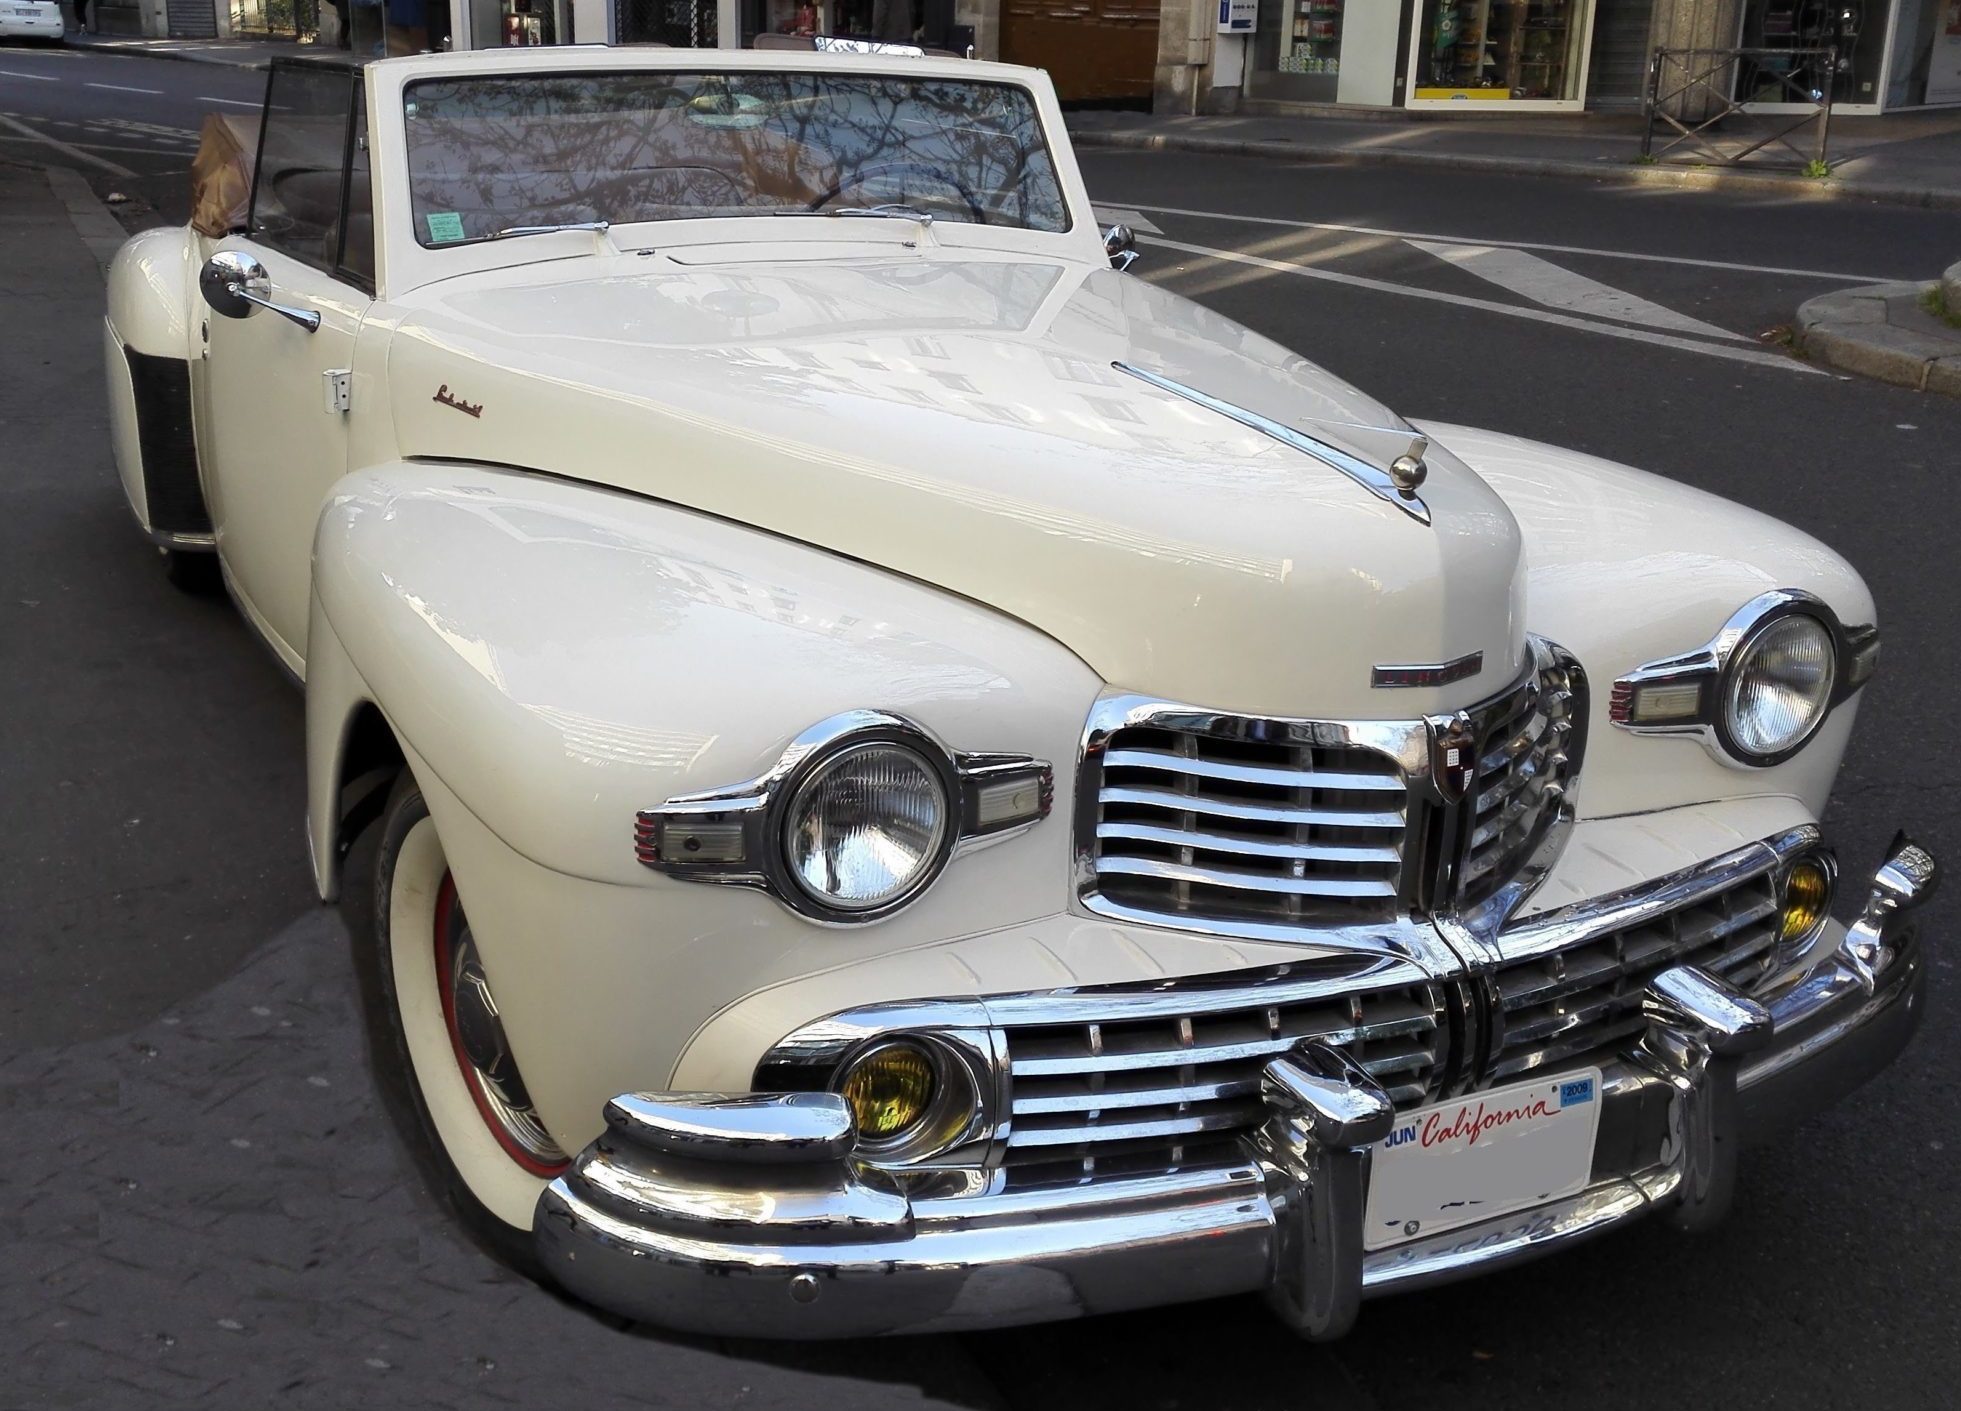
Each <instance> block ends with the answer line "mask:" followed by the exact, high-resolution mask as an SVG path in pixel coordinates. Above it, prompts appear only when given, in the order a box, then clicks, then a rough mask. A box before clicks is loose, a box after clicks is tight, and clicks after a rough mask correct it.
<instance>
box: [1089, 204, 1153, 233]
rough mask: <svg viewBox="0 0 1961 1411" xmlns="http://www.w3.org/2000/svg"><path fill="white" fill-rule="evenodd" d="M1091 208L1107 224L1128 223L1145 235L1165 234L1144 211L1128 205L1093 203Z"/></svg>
mask: <svg viewBox="0 0 1961 1411" xmlns="http://www.w3.org/2000/svg"><path fill="white" fill-rule="evenodd" d="M1090 209H1091V210H1093V211H1094V212H1095V213H1096V218H1097V219H1098V220H1099V221H1102V222H1103V223H1104V224H1105V225H1127V226H1129V227H1130V228H1131V229H1132V230H1135V231H1138V232H1141V233H1142V234H1145V235H1162V234H1164V232H1163V231H1162V230H1160V229H1158V227H1157V226H1155V225H1153V224H1152V223H1151V220H1150V218H1149V217H1148V216H1146V215H1145V214H1144V213H1143V212H1142V211H1133V210H1131V209H1130V208H1129V207H1128V206H1099V205H1094V204H1092V205H1091V207H1090Z"/></svg>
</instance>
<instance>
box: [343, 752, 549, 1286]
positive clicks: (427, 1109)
mask: <svg viewBox="0 0 1961 1411" xmlns="http://www.w3.org/2000/svg"><path fill="white" fill-rule="evenodd" d="M356 853H357V855H360V854H365V856H361V857H360V860H359V862H358V863H357V862H356V859H355V858H350V863H351V864H353V865H351V866H350V871H349V875H348V877H347V887H346V889H345V890H344V892H343V895H344V896H348V897H349V898H350V900H351V901H353V900H355V899H356V898H358V901H356V906H357V908H358V914H356V915H353V916H350V918H349V921H350V929H351V931H352V933H353V939H354V944H355V947H356V961H357V968H358V969H359V970H360V971H361V972H362V978H363V981H364V986H363V988H364V990H365V991H366V995H367V998H368V1000H369V1005H368V1008H369V1037H370V1047H371V1050H372V1051H373V1052H374V1055H375V1059H376V1064H375V1067H376V1071H377V1073H378V1074H379V1075H381V1077H382V1079H383V1082H382V1088H383V1095H384V1097H386V1098H389V1099H391V1101H390V1106H391V1109H392V1110H393V1112H394V1115H395V1116H396V1119H397V1125H398V1126H399V1127H401V1128H402V1129H403V1135H404V1138H405V1139H406V1141H407V1143H408V1146H409V1148H410V1151H411V1154H412V1155H413V1156H414V1157H415V1158H416V1160H417V1162H418V1164H419V1165H420V1166H421V1167H422V1169H423V1172H424V1174H425V1176H427V1177H428V1178H429V1181H430V1184H431V1185H432V1186H434V1187H435V1188H436V1189H438V1190H440V1191H441V1192H442V1193H443V1194H444V1195H445V1196H447V1197H448V1199H449V1201H450V1203H451V1204H452V1205H454V1206H455V1207H456V1209H457V1211H458V1213H459V1214H460V1215H461V1216H462V1217H463V1221H464V1223H465V1225H466V1226H467V1227H468V1228H469V1230H470V1231H471V1233H472V1234H474V1235H475V1236H476V1237H477V1238H478V1240H479V1241H480V1242H481V1243H483V1244H485V1245H486V1246H487V1247H488V1248H490V1250H491V1251H492V1252H493V1253H494V1254H496V1255H498V1256H499V1257H501V1258H503V1259H504V1260H505V1261H506V1262H507V1263H511V1264H514V1265H516V1266H518V1267H519V1268H522V1269H524V1270H526V1271H527V1272H530V1273H534V1274H535V1273H536V1272H537V1268H536V1264H535V1261H534V1260H533V1257H532V1254H531V1242H530V1239H529V1231H530V1228H531V1215H532V1209H533V1207H534V1206H535V1205H536V1203H537V1200H538V1195H539V1193H540V1192H541V1191H542V1190H543V1189H544V1187H545V1185H546V1183H547V1182H548V1181H550V1180H551V1178H552V1177H553V1176H556V1175H557V1174H558V1173H559V1172H560V1171H563V1170H564V1169H565V1167H566V1166H567V1164H568V1157H567V1155H566V1153H565V1152H564V1151H562V1150H560V1149H559V1147H558V1146H557V1144H556V1143H555V1142H553V1140H552V1138H551V1134H550V1133H549V1132H547V1131H546V1129H545V1127H544V1124H543V1123H542V1122H541V1121H539V1119H538V1116H537V1113H536V1111H535V1110H534V1109H533V1108H532V1105H531V1099H530V1096H529V1095H528V1094H527V1093H526V1092H525V1090H524V1080H523V1078H522V1076H521V1075H520V1074H519V1072H518V1068H517V1062H516V1059H515V1057H514V1056H513V1055H512V1053H511V1051H510V1048H509V1046H508V1045H507V1044H506V1042H505V1040H504V1031H503V1023H502V1021H501V1019H500V1018H499V1017H498V1012H497V1005H496V1001H495V999H494V998H493V996H492V992H491V989H490V980H489V976H488V975H487V974H486V973H485V970H484V967H483V963H482V959H481V957H480V956H479V954H478V952H477V946H476V941H475V938H474V936H473V935H472V933H471V930H470V922H469V917H468V915H467V913H466V912H465V910H464V906H463V899H462V898H461V897H460V896H459V895H458V893H457V889H456V882H455V879H454V878H453V877H452V876H451V875H450V871H449V864H448V861H447V859H446V858H445V856H444V853H443V846H442V840H441V839H440V838H439V837H438V836H437V834H436V825H435V822H434V821H433V820H432V819H431V818H430V816H429V809H428V806H427V804H425V803H424V802H423V798H422V791H421V790H420V789H419V788H418V787H417V786H416V783H415V779H414V777H413V776H412V775H411V774H410V773H409V771H408V770H407V769H403V770H402V771H401V773H400V775H399V776H397V778H396V781H395V784H394V787H393V788H392V790H391V791H390V794H389V798H388V803H387V805H386V807H385V808H384V810H383V812H382V816H381V819H380V821H379V823H378V824H377V825H375V826H374V827H371V828H370V829H369V830H368V834H367V835H366V836H364V838H363V839H362V844H361V846H360V847H357V849H356ZM357 870H358V872H360V873H367V874H369V876H368V878H364V877H361V876H357V875H356V872H357ZM369 878H371V885H362V883H363V882H364V881H367V880H369Z"/></svg>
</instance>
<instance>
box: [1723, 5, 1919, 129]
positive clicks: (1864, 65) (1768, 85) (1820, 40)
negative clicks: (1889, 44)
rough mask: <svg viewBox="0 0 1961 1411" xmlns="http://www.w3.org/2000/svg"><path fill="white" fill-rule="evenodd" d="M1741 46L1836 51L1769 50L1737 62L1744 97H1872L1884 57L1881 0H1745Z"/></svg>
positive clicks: (1840, 99) (1849, 99)
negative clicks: (1781, 52)
mask: <svg viewBox="0 0 1961 1411" xmlns="http://www.w3.org/2000/svg"><path fill="white" fill-rule="evenodd" d="M1743 47H1744V48H1745V49H1793V50H1797V49H1824V48H1831V49H1834V50H1836V51H1837V52H1836V57H1835V58H1833V59H1827V58H1825V57H1824V56H1823V55H1815V56H1806V55H1798V54H1793V55H1792V56H1791V57H1789V58H1785V57H1783V56H1782V55H1777V54H1772V55H1769V56H1766V57H1763V58H1758V59H1745V60H1743V61H1742V63H1741V64H1740V65H1739V66H1738V73H1737V80H1736V83H1737V88H1736V96H1737V98H1738V99H1739V100H1740V101H1742V102H1745V103H1804V102H1806V101H1812V102H1815V101H1817V100H1816V99H1815V98H1811V97H1810V95H1812V94H1814V93H1815V94H1819V95H1824V94H1830V95H1831V100H1832V102H1833V103H1875V104H1876V103H1878V102H1879V70H1880V67H1881V65H1882V64H1883V63H1884V62H1885V57H1886V53H1885V51H1886V0H1831V3H1830V4H1827V3H1825V0H1749V3H1747V4H1746V5H1745V6H1744V7H1743Z"/></svg>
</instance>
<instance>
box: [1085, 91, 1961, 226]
mask: <svg viewBox="0 0 1961 1411" xmlns="http://www.w3.org/2000/svg"><path fill="white" fill-rule="evenodd" d="M1763 121H1765V122H1766V123H1769V122H1774V121H1776V120H1774V119H1765V120H1763ZM1644 126H1645V121H1644V119H1643V118H1642V117H1641V116H1640V115H1639V114H1638V113H1580V114H1575V115H1573V116H1571V117H1567V116H1564V115H1557V116H1555V115H1540V114H1533V115H1529V116H1528V115H1520V116H1517V117H1508V118H1476V117H1457V116H1455V115H1454V114H1453V115H1448V116H1437V117H1431V116H1430V115H1427V114H1426V115H1425V116H1424V118H1423V119H1416V118H1409V117H1405V116H1404V115H1401V114H1399V115H1397V120H1394V121H1383V120H1380V119H1374V120H1370V119H1358V118H1347V117H1335V116H1323V115H1320V114H1318V113H1317V114H1312V115H1304V116H1301V117H1158V116H1155V115H1147V114H1144V113H1121V112H1080V113H1071V114H1069V131H1070V134H1071V136H1072V137H1073V138H1074V139H1075V143H1076V145H1077V146H1078V147H1122V148H1131V149H1140V148H1141V149H1152V150H1164V151H1178V152H1207V153H1215V154H1219V155H1227V156H1259V157H1280V158H1285V159H1289V160H1295V161H1303V160H1304V161H1316V162H1334V163H1345V164H1366V163H1379V164H1383V165H1396V166H1417V167H1430V168H1447V169H1450V170H1454V171H1481V172H1487V173H1491V174H1494V175H1513V176H1559V177H1581V178H1585V179H1588V180H1593V181H1611V182H1617V183H1624V184H1628V185H1641V186H1664V187H1679V188H1689V189H1707V188H1719V189H1721V190H1724V191H1730V192H1746V193H1756V194H1762V195H1767V196H1792V195H1800V196H1807V197H1820V196H1824V197H1832V196H1836V197H1846V198H1851V199H1855V200H1866V201H1882V202H1887V203H1889V204H1899V205H1909V206H1923V207H1930V208H1933V209H1937V210H1961V111H1956V110H1953V109H1949V110H1945V111H1942V110H1934V111H1927V112H1909V113H1896V114H1889V115H1887V116H1885V117H1877V118H1849V117H1842V118H1834V119H1833V120H1832V127H1831V148H1830V158H1831V163H1832V175H1831V177H1830V178H1828V179H1826V180H1823V181H1819V180H1813V179H1811V178H1808V177H1804V176H1799V175H1797V174H1796V172H1795V171H1777V170H1774V169H1772V168H1770V167H1769V166H1768V165H1758V164H1757V163H1756V162H1755V160H1754V159H1753V162H1752V165H1751V166H1749V167H1746V168H1742V169H1738V168H1720V167H1697V166H1686V165H1685V166H1676V165H1673V164H1671V163H1667V162H1662V163H1656V164H1653V165H1644V164H1641V163H1638V162H1637V161H1636V160H1635V159H1636V157H1638V156H1639V154H1640V151H1641V133H1642V129H1643V128H1644ZM1740 130H1741V129H1740V128H1738V129H1733V131H1740ZM1766 130H1767V129H1766ZM1726 135H1727V134H1726ZM1794 140H1796V141H1798V142H1799V145H1803V135H1802V134H1800V135H1799V136H1798V137H1797V138H1795V139H1794ZM1656 142H1657V146H1659V145H1660V142H1661V137H1660V135H1659V134H1658V135H1657V138H1656ZM1773 146H1775V144H1773ZM1776 150H1778V151H1780V152H1782V150H1783V149H1781V148H1778V149H1776ZM1784 155H1786V156H1788V155H1789V154H1788V153H1785V154H1784ZM1796 164H1797V159H1796V158H1795V157H1792V158H1791V159H1790V165H1792V166H1795V165H1796Z"/></svg>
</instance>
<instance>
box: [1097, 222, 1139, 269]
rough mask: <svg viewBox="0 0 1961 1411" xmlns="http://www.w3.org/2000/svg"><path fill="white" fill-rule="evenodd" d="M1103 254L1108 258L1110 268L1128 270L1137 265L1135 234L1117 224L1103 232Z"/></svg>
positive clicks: (1128, 228) (1127, 227)
mask: <svg viewBox="0 0 1961 1411" xmlns="http://www.w3.org/2000/svg"><path fill="white" fill-rule="evenodd" d="M1103 253H1104V254H1106V255H1108V256H1109V257H1110V268H1112V269H1119V270H1123V269H1129V268H1130V267H1131V266H1132V265H1134V264H1136V263H1137V233H1136V232H1135V231H1133V230H1132V229H1131V228H1130V227H1129V226H1127V225H1124V224H1122V223H1119V224H1117V225H1113V226H1111V227H1110V228H1109V229H1108V230H1106V231H1104V232H1103Z"/></svg>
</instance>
